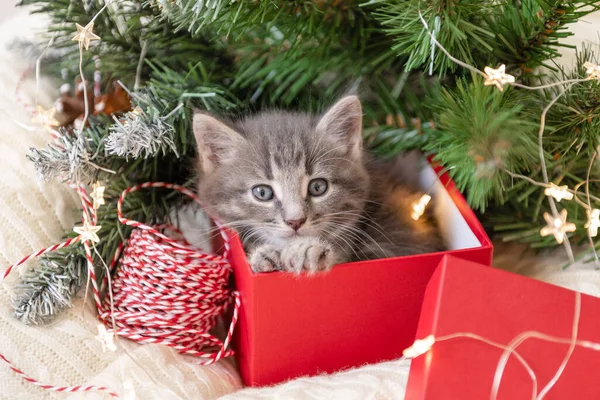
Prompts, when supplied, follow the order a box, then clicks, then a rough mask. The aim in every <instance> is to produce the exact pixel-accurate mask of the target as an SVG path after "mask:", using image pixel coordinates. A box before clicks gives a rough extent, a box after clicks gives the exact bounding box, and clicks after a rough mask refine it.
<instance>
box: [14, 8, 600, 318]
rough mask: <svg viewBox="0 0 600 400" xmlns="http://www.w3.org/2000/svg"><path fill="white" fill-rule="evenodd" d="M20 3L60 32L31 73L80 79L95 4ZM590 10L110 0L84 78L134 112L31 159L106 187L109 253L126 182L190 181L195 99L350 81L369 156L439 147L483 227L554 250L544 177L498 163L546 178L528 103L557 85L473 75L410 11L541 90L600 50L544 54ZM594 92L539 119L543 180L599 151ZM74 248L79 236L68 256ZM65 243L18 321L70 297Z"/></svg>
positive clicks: (200, 103)
mask: <svg viewBox="0 0 600 400" xmlns="http://www.w3.org/2000/svg"><path fill="white" fill-rule="evenodd" d="M22 4H23V5H31V6H32V7H33V9H34V10H35V11H34V12H40V13H44V14H46V15H48V17H49V19H50V21H51V22H50V27H49V35H52V34H55V35H56V36H55V42H54V43H55V45H54V46H55V47H56V48H58V49H59V52H60V56H59V57H54V58H51V59H50V58H48V59H46V60H44V62H43V64H42V69H43V71H45V72H47V73H54V74H56V76H57V77H58V76H60V73H63V75H64V74H65V73H66V80H67V82H72V81H73V80H74V79H75V78H76V77H77V76H78V74H79V66H78V63H79V51H78V48H77V45H76V44H75V43H74V42H73V41H72V40H71V39H72V37H73V36H74V33H75V23H79V24H81V25H86V24H87V23H88V22H89V21H90V19H91V18H92V16H93V15H95V14H96V13H97V12H98V11H100V10H101V9H102V7H103V6H104V5H105V2H104V0H86V1H71V0H22ZM598 9H600V5H599V4H598V2H596V1H592V0H584V1H559V0H521V1H513V0H500V1H498V0H453V1H441V0H434V1H425V0H403V1H398V0H370V1H366V0H292V1H289V0H270V1H258V0H236V1H232V0H210V1H209V0H128V1H119V2H117V1H112V2H111V3H110V4H109V5H108V7H107V8H106V10H105V11H104V12H103V13H102V14H100V15H99V16H98V17H97V18H96V20H95V21H94V22H95V24H94V33H96V34H97V35H98V36H100V37H101V41H99V42H95V43H94V44H92V46H91V47H90V49H89V50H87V51H84V53H83V67H84V72H85V73H86V75H87V76H88V77H91V76H92V74H93V71H94V61H93V58H94V57H95V56H98V57H99V59H100V61H101V73H102V77H103V85H104V87H109V85H111V84H114V81H115V80H116V79H118V80H120V82H121V83H122V84H123V85H124V87H126V88H127V89H128V90H129V91H130V92H131V96H132V101H133V106H137V107H139V108H140V110H141V112H142V113H141V114H136V113H128V114H126V115H121V116H116V117H115V118H107V117H93V118H91V119H90V125H89V127H87V128H86V129H84V131H83V137H84V140H83V141H82V142H77V141H76V140H75V138H74V136H69V135H66V136H65V137H64V138H63V141H66V143H63V144H62V145H61V146H60V147H57V146H52V145H50V146H48V147H47V148H44V149H33V150H32V152H31V154H30V158H31V160H32V161H33V162H34V164H35V166H36V168H37V169H38V171H39V172H40V174H41V176H43V177H44V178H45V179H48V180H50V179H57V180H64V179H71V178H72V174H73V173H78V174H79V175H78V176H80V177H82V179H83V180H84V181H85V182H86V183H91V182H94V181H97V180H101V181H103V182H105V184H106V187H107V189H106V193H105V198H106V205H104V206H102V207H101V208H100V209H99V210H98V212H99V214H98V216H99V221H98V224H99V225H101V226H102V230H101V232H100V237H101V242H100V243H99V244H98V245H97V247H98V251H99V252H100V254H101V255H102V257H103V259H104V260H106V261H107V262H109V261H110V260H111V258H112V256H113V254H114V251H115V249H116V248H117V247H118V245H119V243H121V242H122V241H123V240H125V239H126V238H127V236H128V234H129V228H125V227H123V226H121V225H119V224H118V222H117V216H116V201H117V199H118V196H119V195H120V194H121V191H122V190H124V189H126V188H127V187H129V186H132V185H134V184H136V183H140V182H143V181H151V180H155V181H156V180H160V181H168V182H175V183H182V184H189V183H190V182H193V158H194V156H195V145H194V138H193V135H192V130H191V126H190V124H191V116H192V113H193V111H194V110H195V109H200V110H205V111H207V112H210V113H214V114H219V115H227V116H232V117H235V116H237V115H240V114H243V113H249V112H250V113H251V112H255V111H258V110H261V109H264V108H273V107H282V108H287V109H295V110H303V111H320V110H322V109H323V108H325V107H327V106H328V105H329V104H331V103H332V102H334V101H335V100H336V98H338V97H339V96H340V95H342V94H344V93H347V92H355V93H358V94H359V95H360V96H361V100H362V102H363V105H364V111H365V139H366V142H367V143H368V145H369V146H370V147H371V149H372V150H373V151H374V152H375V153H376V154H378V155H379V156H381V157H393V156H394V155H396V154H398V153H400V152H402V151H408V150H415V149H417V150H421V151H424V152H425V153H427V154H434V155H435V158H436V159H437V160H438V161H440V162H441V163H442V164H443V165H444V166H445V167H446V169H447V171H448V172H449V173H450V175H451V176H452V177H453V178H454V180H455V181H456V183H457V185H458V186H459V188H460V189H461V190H462V191H464V192H465V194H466V197H467V199H468V201H469V203H470V204H471V205H472V206H473V207H474V208H475V209H477V210H479V211H481V212H484V211H485V214H484V215H483V216H482V218H483V220H484V222H485V223H486V225H487V226H490V227H491V228H492V229H494V230H496V231H498V232H499V233H500V234H502V235H503V237H505V238H506V239H510V240H520V241H524V242H528V243H530V244H531V245H532V246H534V247H545V246H554V245H556V241H555V240H554V239H553V238H552V237H541V236H540V234H539V229H540V227H541V226H542V225H543V224H544V220H543V217H542V215H543V213H544V212H547V211H548V203H547V201H546V196H545V195H544V193H543V188H542V187H539V186H535V185H532V184H530V183H529V182H527V181H525V180H519V179H515V178H513V177H511V176H510V175H509V172H510V173H513V174H521V175H525V176H527V177H529V178H531V179H534V180H536V181H538V182H539V181H541V180H542V178H541V170H540V167H539V155H538V144H537V131H538V128H539V124H540V114H541V111H542V109H543V108H544V107H545V106H546V105H547V104H548V103H549V101H550V100H551V99H552V98H553V97H554V96H556V94H557V93H558V90H559V88H553V89H548V90H545V91H528V90H524V89H520V88H509V87H505V88H504V91H499V90H498V89H497V88H496V87H493V86H484V85H483V81H482V79H481V77H479V76H473V75H472V74H471V73H470V72H469V71H468V70H466V69H464V68H462V67H460V66H457V65H456V64H454V63H453V62H452V61H451V60H450V59H448V57H446V56H445V55H444V54H443V53H442V52H441V51H440V49H438V48H434V47H433V43H432V40H431V38H430V37H429V35H428V34H427V32H426V31H425V28H424V26H423V23H422V21H421V15H422V17H423V19H424V20H425V22H426V23H427V25H428V27H429V29H430V30H431V31H432V32H434V34H435V37H436V39H437V40H438V41H439V42H440V43H441V44H442V45H443V46H444V47H445V48H446V49H447V50H448V51H449V52H450V54H452V55H453V56H455V57H457V58H459V59H460V60H462V61H464V62H467V63H469V64H471V65H473V66H475V67H477V68H478V69H480V70H483V69H484V67H485V66H490V67H493V68H497V67H498V66H499V65H500V64H505V65H506V69H507V73H509V74H512V75H514V76H516V79H517V81H518V82H519V83H522V84H525V85H538V84H540V82H547V81H556V80H562V79H566V78H583V77H585V69H584V68H583V64H584V63H585V62H586V61H591V62H597V61H598V60H597V58H596V57H595V56H594V54H593V52H592V50H594V51H597V49H590V48H588V49H585V50H584V51H583V52H581V53H580V54H578V59H577V65H576V66H575V69H574V70H573V71H572V72H567V71H563V70H562V69H561V68H559V67H557V65H556V64H555V63H554V59H555V58H556V57H557V56H558V55H559V53H560V49H561V47H565V46H566V45H565V44H564V43H563V39H564V38H565V37H567V36H569V34H570V33H569V31H568V27H569V24H572V23H574V22H576V21H578V20H579V19H581V18H583V17H585V16H586V15H587V14H589V13H590V12H592V11H595V10H598ZM567 47H568V46H567ZM599 86H600V84H599V82H598V81H589V82H585V83H582V84H577V85H575V86H573V88H572V89H571V91H570V92H569V93H568V94H567V95H565V96H564V97H562V98H561V99H560V100H559V101H558V102H557V104H555V106H554V107H553V108H552V109H551V110H550V112H549V113H548V120H547V124H546V129H545V132H544V142H543V145H544V157H545V160H546V163H547V164H548V168H549V174H550V180H551V181H552V182H555V183H557V184H559V183H560V184H567V185H569V187H570V188H574V187H575V186H576V185H578V184H581V182H583V181H585V177H586V174H587V169H588V166H589V162H590V159H591V156H592V154H594V152H596V151H597V148H598V146H599V145H600V139H599V135H598V132H600V122H599V121H600V118H599V114H600V99H599V96H600V87H599ZM62 149H65V151H66V150H68V151H69V152H70V153H68V154H66V153H65V151H63V150H62ZM73 160H75V161H77V162H78V164H76V165H75V164H73ZM108 171H112V172H114V173H111V172H108ZM598 171H599V170H598V168H597V167H595V168H592V174H591V179H592V183H591V184H590V190H591V191H592V192H596V193H597V192H598V189H600V184H599V183H598V182H597V180H598V178H599V176H598V175H599V173H598ZM580 190H583V188H580ZM179 201H180V196H178V195H175V194H165V193H160V192H159V191H147V192H146V191H145V192H140V193H136V194H135V195H132V196H131V199H129V198H128V202H127V204H126V205H125V210H124V212H125V213H126V214H127V215H128V217H130V218H132V219H135V220H139V221H142V222H145V223H156V222H164V220H165V218H167V216H168V215H169V213H170V211H171V210H172V209H173V208H174V207H177V206H178V205H179ZM596 206H598V205H596ZM560 207H561V208H562V207H565V208H567V209H568V213H569V220H570V221H571V222H574V223H575V224H576V225H577V227H578V230H577V232H575V233H574V234H573V240H574V241H575V242H576V243H578V242H584V241H586V240H587V235H586V230H585V228H584V224H585V222H586V218H587V217H586V213H585V209H584V208H583V207H582V206H581V205H580V204H578V203H577V202H575V201H571V202H566V201H563V202H562V203H561V204H560ZM598 207H600V206H598ZM80 250H81V247H80V245H76V246H74V248H73V249H72V250H70V252H68V254H71V252H74V253H75V254H79V253H78V252H80ZM68 254H66V253H57V254H56V256H52V257H48V258H43V259H42V260H41V264H40V268H38V269H34V270H33V271H32V272H31V273H30V274H29V275H28V276H27V277H26V279H25V282H24V285H25V286H24V287H26V288H27V290H26V292H24V293H26V294H25V295H24V297H20V299H21V301H20V303H19V304H20V305H19V307H18V308H19V310H22V311H19V314H18V315H20V318H22V319H23V320H26V321H42V320H45V319H46V317H45V315H49V314H52V313H54V312H56V311H58V310H59V309H60V307H62V306H60V305H63V304H67V305H68V304H69V299H70V298H71V296H73V294H74V293H75V292H76V290H77V287H79V284H80V278H79V277H80V273H81V266H80V262H79V261H78V260H79V258H76V257H75V256H69V255H68ZM96 261H98V260H96ZM100 265H101V264H100V263H99V262H97V270H98V271H97V275H98V277H100V278H101V277H102V276H103V275H102V274H103V271H102V268H100ZM50 267H56V268H57V271H58V274H51V273H50V272H49V268H50ZM62 276H68V277H70V278H68V279H67V280H64V279H63V278H61V277H62ZM69 282H73V284H71V283H69ZM67 288H68V290H67ZM56 293H60V296H54V295H55V294H56ZM53 296H54V297H53ZM27 299H32V300H31V301H30V300H27ZM36 299H39V300H36ZM44 304H48V305H44ZM50 305H51V307H50ZM38 316H41V317H38Z"/></svg>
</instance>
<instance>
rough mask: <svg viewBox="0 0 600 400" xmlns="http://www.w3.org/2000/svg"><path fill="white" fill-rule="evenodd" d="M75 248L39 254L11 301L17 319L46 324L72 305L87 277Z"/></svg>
mask: <svg viewBox="0 0 600 400" xmlns="http://www.w3.org/2000/svg"><path fill="white" fill-rule="evenodd" d="M77 247H80V246H77ZM77 247H76V248H77ZM76 248H70V249H67V250H62V251H60V252H55V253H51V254H46V255H44V256H42V257H40V259H39V261H38V265H37V267H34V268H32V269H30V270H29V271H28V272H27V273H26V274H25V276H24V277H23V278H22V282H21V283H20V284H18V285H17V287H16V289H15V290H16V296H15V298H14V300H13V302H14V307H15V310H14V315H15V317H16V318H17V319H19V320H20V321H21V322H23V323H25V324H28V325H30V324H34V325H41V324H46V323H48V322H50V321H52V320H53V319H54V318H55V317H56V316H57V315H58V313H60V312H61V311H62V310H64V309H65V308H67V307H71V305H72V300H73V298H74V297H75V295H76V294H77V292H78V291H79V289H80V288H81V287H82V286H83V284H84V283H85V281H86V278H87V273H86V272H87V269H86V259H85V256H83V255H82V254H80V253H79V252H78V251H77V250H76ZM79 250H80V249H79Z"/></svg>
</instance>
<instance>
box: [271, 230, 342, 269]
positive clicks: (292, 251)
mask: <svg viewBox="0 0 600 400" xmlns="http://www.w3.org/2000/svg"><path fill="white" fill-rule="evenodd" d="M334 263H335V257H334V253H333V249H332V247H331V246H330V245H328V244H325V243H323V242H322V241H321V240H319V239H318V238H314V237H303V238H297V239H294V240H292V241H291V242H290V243H289V244H288V245H287V246H286V247H285V248H284V249H283V251H282V252H281V264H282V266H283V269H284V270H286V271H292V272H296V273H300V272H308V273H315V272H318V271H326V270H328V269H330V268H331V267H332V266H333V264H334Z"/></svg>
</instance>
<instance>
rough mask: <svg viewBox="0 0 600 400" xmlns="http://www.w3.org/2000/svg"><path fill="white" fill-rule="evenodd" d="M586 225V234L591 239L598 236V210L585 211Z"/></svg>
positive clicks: (599, 224) (599, 220)
mask: <svg viewBox="0 0 600 400" xmlns="http://www.w3.org/2000/svg"><path fill="white" fill-rule="evenodd" d="M587 217H588V220H587V223H586V224H585V227H586V228H587V230H588V233H589V235H590V236H591V237H596V236H597V235H598V228H600V210H598V209H597V208H594V209H592V210H591V211H590V210H587Z"/></svg>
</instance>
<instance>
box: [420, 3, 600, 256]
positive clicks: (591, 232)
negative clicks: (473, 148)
mask: <svg viewBox="0 0 600 400" xmlns="http://www.w3.org/2000/svg"><path fill="white" fill-rule="evenodd" d="M419 17H420V19H421V22H422V24H423V26H424V27H425V30H426V32H427V34H428V35H429V36H430V39H431V43H432V44H433V45H435V47H437V48H439V49H440V50H441V51H442V52H443V53H444V54H445V55H446V56H447V57H448V58H449V59H450V60H452V61H453V62H454V63H456V64H458V65H460V66H462V67H464V68H467V69H468V70H470V71H472V72H474V73H476V74H479V75H481V76H483V78H484V79H485V80H484V85H486V86H495V87H496V88H498V90H500V91H502V90H504V86H505V85H510V86H515V87H518V88H521V89H526V90H543V89H547V88H550V87H556V86H561V87H562V89H561V91H560V93H559V94H558V95H557V96H556V97H554V99H553V100H552V101H551V102H550V103H549V104H548V105H547V106H546V107H545V108H544V110H543V112H542V115H541V118H540V127H539V131H538V152H539V156H540V165H541V169H542V175H543V177H544V182H537V181H535V180H533V179H531V178H529V177H525V176H523V175H520V174H516V173H513V172H511V171H508V170H506V169H505V170H504V171H505V172H506V173H508V174H509V175H510V176H512V177H515V178H520V179H526V180H528V181H529V182H531V183H533V184H534V185H538V186H542V187H544V188H545V189H544V194H545V195H546V197H547V199H548V202H549V204H550V209H551V211H552V213H547V212H545V213H544V214H543V217H544V220H545V221H546V225H545V226H543V227H542V228H541V229H540V235H542V236H549V235H553V236H554V238H555V240H556V242H557V243H559V244H563V245H564V247H565V250H566V252H567V255H568V257H569V261H570V263H571V264H572V263H573V262H575V259H574V256H573V250H572V248H571V245H570V243H569V238H568V236H567V234H568V233H570V232H574V231H575V230H576V226H575V224H573V223H572V222H569V221H568V220H567V217H568V215H567V210H566V209H562V210H561V211H560V212H559V211H558V209H557V207H556V203H555V201H556V202H560V201H562V200H566V201H569V200H572V199H574V198H575V199H576V200H577V201H578V203H579V204H581V205H582V206H583V207H584V208H585V209H586V213H587V222H586V224H585V225H584V227H585V228H587V235H588V239H589V242H590V243H591V247H592V251H593V253H594V257H595V259H596V262H597V263H598V255H597V253H596V249H595V246H594V244H593V238H594V237H596V236H597V235H598V228H599V227H600V209H597V208H593V207H592V205H591V201H590V199H591V198H592V196H590V194H589V190H586V200H587V201H586V202H582V201H580V200H579V199H577V197H576V196H577V195H578V192H577V190H572V189H569V187H568V186H567V185H561V186H559V185H556V184H555V183H553V182H550V181H549V179H548V170H547V168H546V161H545V158H544V149H543V144H542V138H543V132H544V129H545V121H546V113H547V112H548V110H549V109H550V108H551V107H552V106H553V105H554V104H555V103H556V101H558V100H559V99H560V98H561V97H562V96H563V95H564V94H565V93H566V92H567V91H568V90H569V89H570V88H571V87H572V86H573V85H575V84H578V83H582V82H587V81H590V80H600V66H599V65H597V64H594V63H592V62H590V61H587V62H585V63H584V67H585V68H586V75H587V76H586V77H585V78H581V79H569V80H564V81H559V82H554V83H550V84H546V85H540V86H526V85H522V84H520V83H517V82H515V77H514V76H513V75H510V74H508V73H506V67H505V65H504V64H502V65H500V66H499V67H498V68H492V67H489V66H486V67H485V68H484V70H483V71H481V70H479V69H477V68H476V67H474V66H472V65H469V64H467V63H465V62H463V61H461V60H459V59H457V58H456V57H453V56H452V55H451V54H450V53H449V52H448V51H447V50H446V49H445V48H444V47H443V46H442V45H441V44H440V43H439V42H438V41H437V40H436V38H435V34H434V33H432V32H431V31H430V29H429V26H428V24H427V21H425V19H424V18H423V15H422V13H421V11H419ZM592 162H593V159H592ZM590 168H591V163H590ZM586 182H589V172H588V177H587V180H586ZM586 187H589V184H587V185H586ZM596 199H597V198H596ZM598 265H600V263H598Z"/></svg>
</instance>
